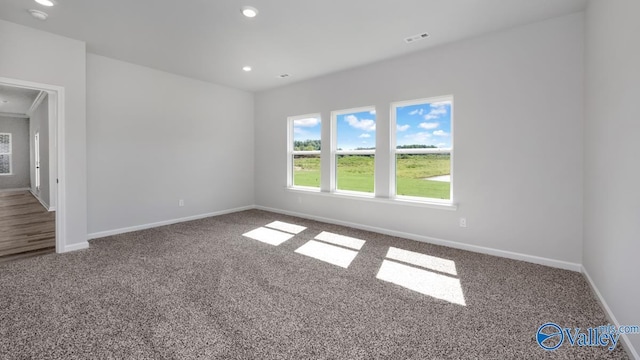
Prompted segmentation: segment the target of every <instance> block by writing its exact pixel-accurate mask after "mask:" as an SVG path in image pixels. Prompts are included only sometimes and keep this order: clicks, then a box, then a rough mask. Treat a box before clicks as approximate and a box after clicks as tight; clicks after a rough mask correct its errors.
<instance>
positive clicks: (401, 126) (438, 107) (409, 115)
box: [396, 101, 451, 148]
mask: <svg viewBox="0 0 640 360" xmlns="http://www.w3.org/2000/svg"><path fill="white" fill-rule="evenodd" d="M413 144H420V145H435V146H437V147H439V148H448V147H451V102H450V101H441V102H434V103H430V104H428V103H427V104H419V105H410V106H403V107H398V108H396V145H413Z"/></svg>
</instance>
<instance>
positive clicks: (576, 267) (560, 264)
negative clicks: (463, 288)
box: [255, 205, 582, 272]
mask: <svg viewBox="0 0 640 360" xmlns="http://www.w3.org/2000/svg"><path fill="white" fill-rule="evenodd" d="M255 208H256V209H259V210H264V211H270V212H274V213H278V214H283V215H290V216H297V217H301V218H304V219H310V220H316V221H322V222H326V223H329V224H335V225H342V226H348V227H352V228H356V229H360V230H366V231H372V232H376V233H380V234H385V235H390V236H397V237H401V238H405V239H410V240H415V241H420V242H425V243H429V244H434V245H441V246H446V247H450V248H454V249H460V250H467V251H472V252H477V253H481V254H487V255H493V256H499V257H503V258H507V259H513V260H521V261H526V262H530V263H534V264H539V265H545V266H550V267H554V268H559V269H564V270H571V271H576V272H580V271H581V269H582V265H581V264H576V263H571V262H567V261H562V260H555V259H548V258H543V257H540V256H534V255H527V254H522V253H516V252H511V251H506V250H499V249H493V248H488V247H484V246H478V245H470V244H463V243H459V242H455V241H451V240H443V239H438V238H434V237H429V236H423V235H417V234H412V233H406V232H401V231H394V230H388V229H383V228H379V227H375V226H368V225H361V224H356V223H352V222H348V221H341V220H336V219H331V218H325V217H321V216H315V215H309V214H305V213H299V212H294V211H287V210H280V209H274V208H269V207H266V206H260V205H256V206H255Z"/></svg>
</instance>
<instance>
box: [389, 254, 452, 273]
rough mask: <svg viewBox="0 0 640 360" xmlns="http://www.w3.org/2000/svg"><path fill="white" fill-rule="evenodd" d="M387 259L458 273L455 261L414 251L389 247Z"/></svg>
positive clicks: (443, 271)
mask: <svg viewBox="0 0 640 360" xmlns="http://www.w3.org/2000/svg"><path fill="white" fill-rule="evenodd" d="M387 259H392V260H398V261H401V262H404V263H407V264H411V265H415V266H420V267H423V268H427V269H429V270H434V271H438V272H441V273H445V274H449V275H458V272H457V271H456V263H455V262H453V260H448V259H442V258H439V257H435V256H430V255H425V254H420V253H417V252H414V251H409V250H402V249H398V248H395V247H390V248H389V251H388V252H387Z"/></svg>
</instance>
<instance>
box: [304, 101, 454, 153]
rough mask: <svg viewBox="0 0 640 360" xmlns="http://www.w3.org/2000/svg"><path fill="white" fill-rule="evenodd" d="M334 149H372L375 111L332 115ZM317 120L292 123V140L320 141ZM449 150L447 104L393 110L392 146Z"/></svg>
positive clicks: (427, 104) (449, 137)
mask: <svg viewBox="0 0 640 360" xmlns="http://www.w3.org/2000/svg"><path fill="white" fill-rule="evenodd" d="M336 122H337V147H338V148H339V149H343V150H353V149H356V148H373V147H375V146H376V112H375V110H371V111H368V110H367V111H361V112H354V113H344V114H340V115H338V116H336ZM320 133H321V126H320V119H319V118H305V119H298V120H294V122H293V138H294V140H301V141H304V140H309V139H311V140H313V139H320ZM414 144H420V145H434V146H437V147H440V148H448V147H451V102H450V101H442V102H433V103H425V104H418V105H410V106H403V107H397V108H396V145H414Z"/></svg>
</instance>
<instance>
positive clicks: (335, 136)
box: [329, 105, 378, 197]
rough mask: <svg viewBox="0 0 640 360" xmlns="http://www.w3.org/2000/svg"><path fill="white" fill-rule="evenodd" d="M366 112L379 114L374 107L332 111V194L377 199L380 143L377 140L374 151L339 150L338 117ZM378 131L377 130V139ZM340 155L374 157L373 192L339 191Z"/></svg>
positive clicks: (376, 120) (376, 121)
mask: <svg viewBox="0 0 640 360" xmlns="http://www.w3.org/2000/svg"><path fill="white" fill-rule="evenodd" d="M365 111H374V112H375V113H376V114H377V109H376V107H375V106H374V105H370V106H362V107H357V108H350V109H343V110H333V111H331V124H330V126H331V139H330V140H331V141H330V143H331V157H330V159H331V160H330V169H331V170H330V172H331V174H330V179H331V184H330V190H329V191H330V192H331V193H334V194H348V195H355V196H362V197H375V196H376V151H377V150H378V141H377V139H376V148H375V149H373V150H338V116H339V115H345V114H353V113H359V112H365ZM375 123H376V126H377V125H378V119H377V116H376V119H375ZM377 134H378V131H377V129H376V137H377ZM338 155H373V192H364V191H354V190H340V189H338Z"/></svg>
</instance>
